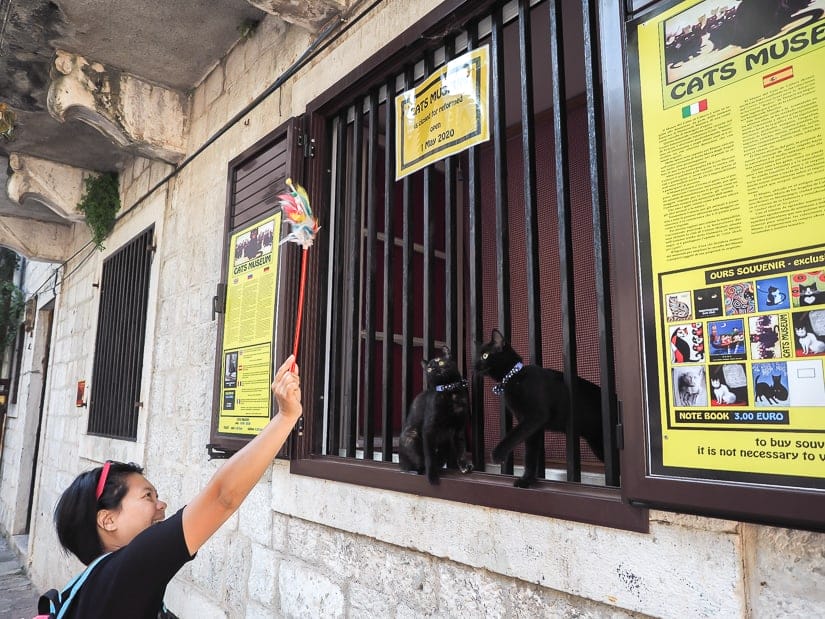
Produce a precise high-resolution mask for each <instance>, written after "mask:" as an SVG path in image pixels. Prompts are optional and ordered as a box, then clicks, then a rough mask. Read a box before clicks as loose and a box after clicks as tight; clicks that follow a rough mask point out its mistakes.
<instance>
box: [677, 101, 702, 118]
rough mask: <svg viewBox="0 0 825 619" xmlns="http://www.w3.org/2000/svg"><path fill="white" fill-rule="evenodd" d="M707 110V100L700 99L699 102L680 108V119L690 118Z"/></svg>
mask: <svg viewBox="0 0 825 619" xmlns="http://www.w3.org/2000/svg"><path fill="white" fill-rule="evenodd" d="M706 109H708V100H707V99H702V100H701V101H697V102H696V103H691V104H690V105H686V106H685V107H683V108H682V118H689V117H691V116H695V115H696V114H698V113H699V112H704V111H705V110H706Z"/></svg>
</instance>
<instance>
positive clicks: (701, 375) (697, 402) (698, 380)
mask: <svg viewBox="0 0 825 619" xmlns="http://www.w3.org/2000/svg"><path fill="white" fill-rule="evenodd" d="M672 376H673V405H674V406H707V405H708V388H707V384H706V383H705V368H704V366H689V367H677V368H673V374H672Z"/></svg>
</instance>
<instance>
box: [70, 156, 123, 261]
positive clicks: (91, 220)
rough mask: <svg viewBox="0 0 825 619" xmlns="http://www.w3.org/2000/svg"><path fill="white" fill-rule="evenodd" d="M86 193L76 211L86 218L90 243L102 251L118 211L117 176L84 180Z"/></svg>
mask: <svg viewBox="0 0 825 619" xmlns="http://www.w3.org/2000/svg"><path fill="white" fill-rule="evenodd" d="M85 184H86V191H85V192H84V193H83V197H82V198H81V199H80V202H79V203H78V205H77V209H78V210H79V211H80V212H81V213H83V214H84V215H85V216H86V225H88V226H89V229H90V230H91V231H92V241H94V244H95V245H96V246H97V248H98V249H100V250H103V249H105V248H104V247H103V239H105V238H106V237H107V236H108V235H109V233H110V232H111V231H112V228H114V226H115V215H116V213H117V212H118V210H119V209H120V195H119V194H118V178H117V174H115V173H113V172H107V173H105V174H100V175H98V176H89V177H87V178H86V181H85Z"/></svg>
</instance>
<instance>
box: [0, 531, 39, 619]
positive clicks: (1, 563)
mask: <svg viewBox="0 0 825 619" xmlns="http://www.w3.org/2000/svg"><path fill="white" fill-rule="evenodd" d="M38 596H39V593H38V591H37V589H35V588H34V585H33V584H32V583H31V581H30V580H29V579H28V577H27V576H26V574H25V572H24V571H23V565H22V561H21V560H20V557H19V556H18V555H17V553H16V552H15V550H14V548H12V547H11V546H10V545H9V541H8V540H7V539H6V538H5V537H3V536H2V535H0V619H21V617H22V618H23V619H32V617H34V616H35V615H36V614H37V598H38Z"/></svg>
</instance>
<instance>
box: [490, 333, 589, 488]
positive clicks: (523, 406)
mask: <svg viewBox="0 0 825 619" xmlns="http://www.w3.org/2000/svg"><path fill="white" fill-rule="evenodd" d="M475 369H476V371H477V372H479V373H480V374H485V375H487V376H489V377H490V378H492V379H493V380H495V381H497V382H498V384H497V385H496V386H495V387H494V388H493V391H494V393H496V394H498V395H501V396H503V397H504V404H505V406H506V407H507V409H508V410H509V411H510V412H511V413H512V414H513V417H514V418H515V419H516V421H518V425H516V426H515V427H514V428H513V429H512V430H510V432H508V433H507V434H506V435H505V436H504V437H502V439H501V440H500V442H499V443H498V445H496V446H495V447H494V448H493V452H492V459H493V462H494V463H500V462H503V461H504V459H505V458H506V457H507V455H508V454H509V453H510V452H511V451H513V450H514V449H515V448H516V447H517V446H518V445H519V443H524V446H525V455H524V474H523V475H522V476H521V477H520V478H518V479H516V481H515V483H514V484H513V485H515V486H517V487H519V488H527V487H528V486H530V484H532V483H533V482H535V481H536V479H537V477H538V473H539V470H540V469H541V468H542V466H543V464H544V463H543V462H539V454H540V453H541V447H542V445H543V443H544V432H545V430H549V431H551V432H565V431H566V429H567V419H568V416H569V415H570V398H569V395H568V392H567V386H566V385H565V383H564V374H562V373H561V372H558V371H556V370H550V369H547V368H543V367H541V366H538V365H525V364H524V363H523V361H522V358H521V356H519V354H518V353H516V351H515V350H513V348H512V347H511V346H510V344H508V343H507V341H506V340H505V339H504V336H503V335H502V334H501V332H500V331H499V330H498V329H493V332H492V335H491V339H490V341H489V342H487V343H486V344H484V345H482V346H481V347H480V349H479V354H478V358H477V360H476V364H475ZM576 415H577V419H578V426H579V431H580V433H581V437H582V438H583V439H584V440H585V441H586V442H587V444H588V445H589V446H590V449H591V450H592V451H593V453H594V454H595V455H596V457H597V458H598V459H599V460H601V461H602V462H604V439H603V435H602V414H601V388H600V387H599V386H598V385H595V384H593V383H591V382H589V381H587V380H585V379H583V378H577V379H576Z"/></svg>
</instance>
